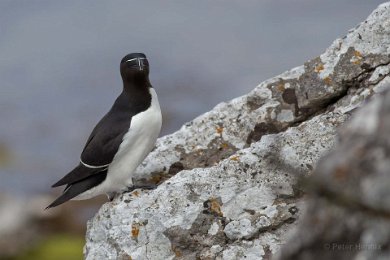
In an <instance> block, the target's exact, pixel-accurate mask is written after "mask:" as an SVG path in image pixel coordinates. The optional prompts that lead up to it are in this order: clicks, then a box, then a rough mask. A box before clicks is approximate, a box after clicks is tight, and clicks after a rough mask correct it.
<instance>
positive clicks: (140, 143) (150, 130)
mask: <svg viewBox="0 0 390 260" xmlns="http://www.w3.org/2000/svg"><path fill="white" fill-rule="evenodd" d="M149 90H150V94H151V95H152V102H151V106H150V107H149V108H148V109H147V110H145V111H144V112H141V113H139V114H137V115H135V116H133V117H132V119H131V122H130V129H129V131H128V132H127V133H126V134H125V135H124V137H123V142H122V143H121V145H120V146H119V150H118V152H117V154H116V155H115V157H114V159H113V161H112V163H111V164H110V165H109V166H108V172H107V178H106V179H105V180H104V181H103V182H102V183H101V184H100V185H98V186H96V187H94V188H92V189H90V190H87V191H85V192H83V193H82V194H80V195H78V196H77V197H75V198H74V200H82V199H89V198H92V197H94V196H96V195H99V194H104V193H110V192H116V191H120V190H123V189H125V188H126V187H130V186H131V185H132V184H133V183H132V176H133V173H134V171H135V169H136V168H137V166H138V165H139V164H140V163H141V162H142V161H143V160H144V159H145V157H146V156H147V155H148V154H149V152H150V151H151V150H152V149H153V146H154V144H155V143H156V140H157V137H158V135H159V133H160V129H161V124H162V116H161V109H160V104H159V102H158V98H157V94H156V91H155V90H154V89H153V88H150V89H149Z"/></svg>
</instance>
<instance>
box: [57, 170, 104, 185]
mask: <svg viewBox="0 0 390 260" xmlns="http://www.w3.org/2000/svg"><path fill="white" fill-rule="evenodd" d="M104 170H106V169H104V168H87V167H85V166H84V165H82V164H79V165H78V166H77V167H76V168H74V169H73V170H72V171H71V172H70V173H68V174H67V175H65V176H64V177H63V178H62V179H61V180H59V181H58V182H56V183H55V184H53V185H52V186H51V187H53V188H54V187H58V186H62V185H65V184H68V185H69V184H73V183H76V182H78V181H81V180H83V179H85V178H87V177H89V176H92V175H95V174H96V173H98V172H102V171H104Z"/></svg>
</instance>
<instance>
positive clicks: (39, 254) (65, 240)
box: [12, 235, 85, 260]
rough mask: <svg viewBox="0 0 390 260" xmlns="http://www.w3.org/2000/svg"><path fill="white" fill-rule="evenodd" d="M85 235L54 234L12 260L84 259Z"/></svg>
mask: <svg viewBox="0 0 390 260" xmlns="http://www.w3.org/2000/svg"><path fill="white" fill-rule="evenodd" d="M84 243H85V240H84V238H83V237H78V236H71V235H54V236H50V237H48V238H47V239H45V240H44V241H43V242H42V243H40V244H39V245H38V246H37V247H36V248H33V249H31V250H29V251H27V252H25V253H23V254H22V255H20V256H18V257H15V258H13V259H12V260H27V259H28V260H38V259H39V260H53V259H55V260H78V259H83V246H84Z"/></svg>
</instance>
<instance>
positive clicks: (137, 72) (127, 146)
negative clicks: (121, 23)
mask: <svg viewBox="0 0 390 260" xmlns="http://www.w3.org/2000/svg"><path fill="white" fill-rule="evenodd" d="M120 73H121V76H122V80H123V90H122V93H121V94H120V95H119V97H118V98H117V99H116V100H115V103H114V105H113V106H112V107H111V109H110V111H108V113H107V114H106V115H105V116H104V117H103V118H102V119H101V120H100V121H99V123H98V124H97V125H96V126H95V128H94V129H93V130H92V133H91V135H90V136H89V138H88V140H87V142H86V144H85V147H84V149H83V151H82V153H81V156H80V163H79V164H78V165H77V166H76V168H75V169H73V170H72V171H71V172H70V173H68V174H67V175H65V176H64V177H63V178H62V179H61V180H59V181H58V182H56V183H55V184H53V186H52V187H57V186H62V185H66V187H65V190H64V191H63V193H62V194H61V196H59V197H58V198H57V199H56V200H55V201H54V202H53V203H51V204H50V205H49V206H48V207H47V208H52V207H55V206H58V205H60V204H62V203H64V202H66V201H68V200H70V199H74V200H83V199H89V198H92V197H94V196H97V195H99V194H107V195H108V196H109V198H110V196H111V197H112V196H113V195H114V194H115V193H117V192H121V191H124V190H126V189H128V188H131V187H134V185H133V182H132V176H133V173H134V170H135V169H136V168H137V166H138V165H139V164H140V163H141V162H142V161H143V160H144V159H145V157H146V156H147V155H148V153H149V152H150V151H151V150H152V148H153V146H154V144H155V142H156V139H157V137H158V135H159V133H160V129H161V123H162V117H161V110H160V105H159V102H158V98H157V94H156V92H155V90H154V89H153V87H152V85H151V84H150V81H149V62H148V60H147V58H146V56H145V54H143V53H132V54H128V55H126V56H125V57H124V58H123V59H122V61H121V63H120Z"/></svg>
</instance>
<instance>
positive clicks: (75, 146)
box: [0, 0, 383, 225]
mask: <svg viewBox="0 0 390 260" xmlns="http://www.w3.org/2000/svg"><path fill="white" fill-rule="evenodd" d="M382 2H383V1H378V0H370V1H367V0H328V1H320V0H277V1H272V0H263V1H260V0H258V1H255V0H240V1H238V0H224V1H222V0H215V1H210V0H209V1H205V0H198V1H124V0H116V1H95V0H93V1H92V0H87V1H76V0H67V1H52V0H50V1H49V0H37V1H29V0H1V1H0V35H1V37H0V118H1V124H0V178H1V179H0V192H1V194H7V196H8V197H18V198H20V199H21V200H24V198H27V197H30V198H31V196H33V195H34V196H35V195H39V194H52V191H51V189H50V185H51V184H52V183H54V182H55V181H57V180H58V179H59V178H60V177H62V176H63V175H64V174H66V173H67V172H68V171H69V170H71V169H72V167H73V166H75V165H76V164H77V163H78V159H79V154H80V152H81V150H82V148H83V146H84V142H85V140H86V138H87V137H88V135H89V133H90V131H91V130H92V128H93V127H94V125H95V124H96V123H97V121H98V120H99V119H100V118H101V117H102V116H103V115H104V114H105V113H106V112H107V111H108V109H109V108H110V106H111V105H112V103H113V101H114V99H115V98H116V96H117V95H118V94H119V93H120V91H121V87H122V86H121V78H120V74H119V62H120V60H121V58H122V57H123V56H124V55H125V54H127V53H131V52H144V53H145V54H146V55H147V56H148V58H149V61H150V64H151V75H150V78H151V82H152V84H153V85H154V87H155V89H156V91H157V92H158V94H159V98H160V104H161V107H162V110H163V116H164V124H163V130H162V133H161V135H165V134H169V133H172V132H174V131H175V130H177V129H178V128H179V127H180V126H181V125H182V124H183V123H184V122H186V121H189V120H191V119H192V118H194V117H195V116H197V115H199V114H201V113H203V112H205V111H208V110H210V109H211V108H212V107H213V106H215V105H216V104H218V103H219V102H222V101H226V100H229V99H232V98H234V97H237V96H240V95H243V94H245V93H247V92H248V91H250V90H251V89H253V88H254V87H255V86H256V85H257V84H258V83H260V82H261V81H263V80H265V79H267V78H269V77H272V76H275V75H277V74H279V73H281V72H283V71H285V70H287V69H290V68H292V67H295V66H298V65H301V64H303V63H304V62H305V61H306V60H308V59H310V58H313V57H315V56H318V55H319V54H321V53H322V52H323V51H324V49H325V48H326V47H328V46H329V45H330V44H331V42H332V41H333V40H334V39H336V38H337V37H341V36H343V35H344V34H346V32H347V30H348V29H350V28H352V27H354V26H355V25H357V24H358V23H359V22H361V21H363V20H364V19H365V18H366V17H367V16H368V15H369V13H370V12H371V11H372V10H373V9H374V8H375V7H376V6H377V5H378V4H380V3H382ZM57 192H58V191H57ZM80 205H82V204H80ZM0 210H6V209H4V207H3V208H2V209H0ZM39 210H41V208H39ZM92 215H93V212H92V213H91V212H88V213H86V218H88V217H91V216H92ZM0 225H1V223H0Z"/></svg>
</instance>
